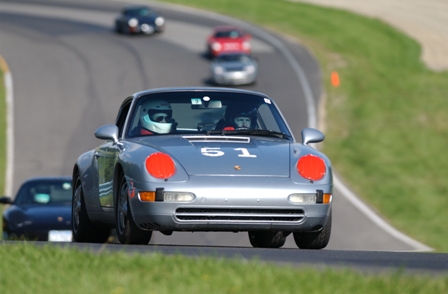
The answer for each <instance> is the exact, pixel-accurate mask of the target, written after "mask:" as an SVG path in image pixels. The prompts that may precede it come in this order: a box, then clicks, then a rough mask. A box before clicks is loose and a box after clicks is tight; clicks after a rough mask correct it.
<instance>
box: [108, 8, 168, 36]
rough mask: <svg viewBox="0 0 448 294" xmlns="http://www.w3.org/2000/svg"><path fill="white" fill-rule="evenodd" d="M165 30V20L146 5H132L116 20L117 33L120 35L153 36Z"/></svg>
mask: <svg viewBox="0 0 448 294" xmlns="http://www.w3.org/2000/svg"><path fill="white" fill-rule="evenodd" d="M164 29H165V18H164V17H163V16H161V15H160V14H159V13H158V12H156V11H155V10H154V9H152V8H151V7H149V6H146V5H130V6H127V7H126V8H124V9H123V10H122V11H121V13H120V14H119V15H118V16H117V17H116V18H115V31H116V32H117V33H120V34H147V35H150V34H153V33H161V32H163V31H164Z"/></svg>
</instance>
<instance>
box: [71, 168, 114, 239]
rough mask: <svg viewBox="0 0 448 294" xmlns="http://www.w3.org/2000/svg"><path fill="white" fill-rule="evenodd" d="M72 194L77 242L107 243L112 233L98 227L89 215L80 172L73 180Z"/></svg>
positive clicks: (74, 229)
mask: <svg viewBox="0 0 448 294" xmlns="http://www.w3.org/2000/svg"><path fill="white" fill-rule="evenodd" d="M73 183H74V184H73V192H72V193H73V194H72V234H73V241H75V242H89V243H105V242H106V241H107V239H108V238H109V235H110V229H106V228H98V227H96V226H95V225H94V224H92V222H91V221H90V219H89V216H88V215H87V209H86V204H85V201H84V193H83V192H82V186H81V178H80V176H79V174H76V177H75V179H74V182H73Z"/></svg>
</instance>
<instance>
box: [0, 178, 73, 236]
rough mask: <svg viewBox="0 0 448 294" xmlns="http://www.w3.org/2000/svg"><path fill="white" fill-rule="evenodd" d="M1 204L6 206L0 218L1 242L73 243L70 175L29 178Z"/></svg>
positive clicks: (0, 201) (0, 199)
mask: <svg viewBox="0 0 448 294" xmlns="http://www.w3.org/2000/svg"><path fill="white" fill-rule="evenodd" d="M0 204H5V205H6V204H9V207H8V208H6V209H5V211H4V212H3V216H2V220H3V239H4V240H31V241H50V242H71V241H72V226H71V223H70V222H71V204H72V178H71V177H70V176H39V177H33V178H29V179H27V180H26V181H24V182H23V183H22V185H21V186H20V188H19V191H18V192H17V194H16V195H15V197H14V198H11V197H9V196H3V197H0Z"/></svg>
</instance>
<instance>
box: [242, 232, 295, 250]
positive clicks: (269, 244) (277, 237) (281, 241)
mask: <svg viewBox="0 0 448 294" xmlns="http://www.w3.org/2000/svg"><path fill="white" fill-rule="evenodd" d="M248 234H249V241H250V244H251V245H252V247H256V248H280V247H282V246H283V245H285V242H286V237H287V236H285V234H284V233H283V232H282V231H278V232H269V231H249V232H248Z"/></svg>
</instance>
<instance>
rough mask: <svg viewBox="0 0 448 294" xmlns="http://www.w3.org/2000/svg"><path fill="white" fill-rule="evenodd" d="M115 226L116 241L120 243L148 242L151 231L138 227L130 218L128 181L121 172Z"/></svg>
mask: <svg viewBox="0 0 448 294" xmlns="http://www.w3.org/2000/svg"><path fill="white" fill-rule="evenodd" d="M115 207H116V209H115V227H116V231H117V238H118V241H120V243H122V244H148V243H149V241H150V240H151V237H152V231H144V230H142V229H140V228H139V227H138V226H137V225H136V224H135V222H134V219H133V218H132V214H131V210H130V208H129V200H128V183H127V182H126V177H125V176H124V175H123V174H122V175H121V177H120V183H119V186H118V189H117V197H116V206H115Z"/></svg>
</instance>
